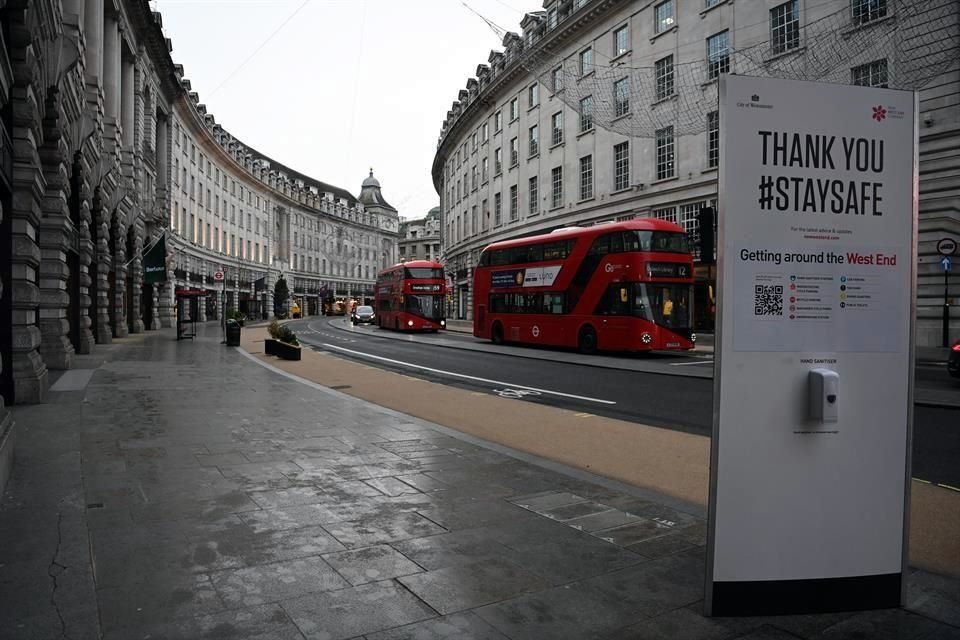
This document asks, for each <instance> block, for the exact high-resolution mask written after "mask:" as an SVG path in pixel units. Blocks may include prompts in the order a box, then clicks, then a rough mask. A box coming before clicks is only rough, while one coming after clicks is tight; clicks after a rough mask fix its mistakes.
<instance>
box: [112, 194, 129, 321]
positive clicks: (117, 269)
mask: <svg viewBox="0 0 960 640" xmlns="http://www.w3.org/2000/svg"><path fill="white" fill-rule="evenodd" d="M126 203H127V201H126V200H124V201H123V202H121V204H120V208H119V209H118V210H117V213H116V224H115V225H114V227H113V229H112V232H113V234H114V236H113V252H114V253H113V265H114V267H113V274H114V279H113V318H112V319H111V320H112V321H113V322H112V324H113V335H114V337H117V338H125V337H126V336H127V334H129V333H130V331H129V329H128V328H127V272H128V269H129V268H130V267H129V266H128V265H127V264H126V262H127V224H126V220H127V219H128V210H127V207H128V205H127V204H126Z"/></svg>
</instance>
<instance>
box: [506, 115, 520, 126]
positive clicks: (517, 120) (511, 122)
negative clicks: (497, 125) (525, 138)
mask: <svg viewBox="0 0 960 640" xmlns="http://www.w3.org/2000/svg"><path fill="white" fill-rule="evenodd" d="M519 121H520V116H517V117H516V118H514V119H513V120H511V121H510V122H508V123H507V124H513V123H514V122H519Z"/></svg>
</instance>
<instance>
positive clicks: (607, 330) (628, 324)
mask: <svg viewBox="0 0 960 640" xmlns="http://www.w3.org/2000/svg"><path fill="white" fill-rule="evenodd" d="M630 295H631V285H630V284H629V283H626V282H614V283H611V284H610V286H609V287H607V290H606V292H605V293H604V295H603V297H602V298H601V299H600V303H599V304H598V305H597V309H596V312H595V313H596V316H597V323H598V326H597V343H598V346H599V347H600V348H601V349H611V350H618V349H632V348H637V347H638V346H641V345H640V342H639V336H634V335H633V332H632V327H633V325H634V323H633V320H632V318H631V316H630Z"/></svg>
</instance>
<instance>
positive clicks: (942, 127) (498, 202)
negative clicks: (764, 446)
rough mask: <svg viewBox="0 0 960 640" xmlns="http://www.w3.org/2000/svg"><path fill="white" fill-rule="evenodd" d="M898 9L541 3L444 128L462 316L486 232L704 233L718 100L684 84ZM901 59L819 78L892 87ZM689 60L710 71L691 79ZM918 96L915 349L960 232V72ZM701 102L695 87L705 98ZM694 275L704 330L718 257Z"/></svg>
mask: <svg viewBox="0 0 960 640" xmlns="http://www.w3.org/2000/svg"><path fill="white" fill-rule="evenodd" d="M930 5H931V6H934V5H936V6H937V8H938V13H937V14H936V15H937V25H938V27H939V28H941V29H942V30H943V31H942V33H946V34H948V35H946V36H943V38H942V43H941V44H938V45H937V46H941V45H942V46H943V47H956V46H957V43H958V42H960V39H958V37H957V34H958V33H960V8H958V7H960V5H957V4H956V3H953V4H950V3H949V2H948V1H945V2H941V1H940V0H933V2H932V3H930ZM897 6H898V5H897V3H895V2H894V1H893V0H891V1H890V2H889V3H888V2H886V0H834V1H832V2H812V1H810V0H789V1H787V2H783V1H778V0H764V1H762V2H749V3H743V2H738V3H734V2H732V1H731V0H690V1H687V0H683V1H681V0H658V1H650V0H545V1H544V3H543V8H542V10H540V11H535V12H531V13H529V14H527V15H526V16H525V17H524V19H523V21H522V22H521V28H522V33H521V34H515V33H508V34H506V36H505V37H504V39H503V45H504V50H503V51H502V52H500V51H493V52H491V53H490V56H489V59H488V61H487V64H481V65H479V66H478V67H477V70H476V77H474V78H470V79H469V80H468V81H467V83H466V87H465V88H464V89H462V90H460V92H459V95H458V99H457V101H455V102H454V103H453V105H452V107H451V109H450V111H448V112H447V117H446V119H445V121H444V123H443V127H442V131H441V135H440V140H439V144H438V147H437V153H436V155H435V157H434V163H433V170H432V173H433V181H434V186H435V188H436V190H437V193H438V194H439V195H440V202H441V230H442V235H443V251H444V256H445V259H446V268H447V270H448V273H449V274H450V275H451V276H452V277H453V280H454V287H455V295H454V303H453V309H451V310H450V315H451V317H454V316H456V317H460V318H466V319H470V318H471V317H472V293H471V287H472V269H473V267H474V265H476V264H477V262H478V257H479V254H480V251H481V250H482V249H483V247H485V246H486V245H488V244H490V243H491V242H496V241H500V240H505V239H509V238H515V237H520V236H525V235H531V234H535V233H543V232H547V231H550V230H552V229H555V228H559V227H564V226H570V225H584V224H594V223H598V222H603V221H611V220H623V219H630V218H633V217H638V216H653V217H657V218H663V219H669V220H672V221H674V222H677V223H678V224H680V225H682V226H683V227H684V228H685V229H687V231H688V233H690V234H691V236H692V237H694V238H697V237H698V235H699V228H698V226H697V213H698V211H699V210H700V208H701V207H704V206H714V205H715V203H716V199H717V170H718V165H719V157H720V155H719V140H720V135H719V131H720V129H719V126H720V125H719V112H718V110H717V108H716V107H715V106H705V107H704V108H703V109H702V112H698V113H696V114H691V113H690V112H689V109H687V110H686V111H684V108H685V106H684V105H686V104H688V101H687V100H686V98H685V95H684V92H685V91H690V90H694V91H702V92H703V93H704V94H707V93H708V92H711V91H712V92H713V95H715V94H716V91H717V89H716V85H717V82H718V77H719V76H720V75H721V74H722V73H726V72H737V71H738V62H737V58H736V56H733V55H731V52H732V51H736V50H738V49H747V48H750V47H754V48H756V49H759V48H760V47H763V46H769V49H768V50H763V56H764V59H765V60H767V61H769V62H770V64H772V65H776V64H781V65H790V66H791V67H792V68H794V69H796V68H798V67H802V65H803V64H805V57H806V56H810V55H811V54H810V51H809V50H808V48H807V44H808V42H807V40H806V35H805V34H806V31H805V27H807V26H808V25H822V24H824V23H825V21H827V20H833V21H839V23H838V26H837V33H838V34H840V35H841V36H844V35H845V36H846V37H850V34H854V35H855V36H856V37H869V35H870V30H871V29H891V28H894V27H895V26H896V25H897V24H898V22H897V21H898V20H900V19H901V18H902V16H898V14H897V11H896V8H897ZM920 13H922V12H920ZM911 19H912V20H914V21H916V20H918V19H919V18H918V17H917V16H913V17H912V18H911ZM904 22H906V20H904ZM911 24H912V23H911ZM914 26H915V25H914ZM938 33H940V32H939V31H938ZM938 37H939V36H938ZM925 42H926V41H925ZM898 51H899V52H902V51H907V52H908V53H909V52H910V51H913V50H912V49H910V47H909V46H908V45H904V47H903V49H902V50H901V49H898ZM897 55H899V54H897ZM914 55H916V56H917V57H918V58H919V56H920V55H921V53H920V52H919V48H918V49H917V50H916V51H914ZM531 57H533V58H536V59H537V60H538V63H537V65H533V64H531V63H530V58H531ZM890 57H891V59H889V60H888V59H887V58H878V59H866V58H864V59H850V60H845V61H843V63H840V64H839V65H838V66H837V67H836V68H834V69H833V70H832V71H831V73H830V74H829V75H828V77H827V78H823V79H827V80H830V81H835V82H848V83H854V84H864V85H872V86H887V85H889V86H897V82H896V79H897V78H896V74H897V73H898V72H899V71H900V70H901V69H902V68H903V65H902V64H900V63H899V62H898V60H896V59H894V58H895V57H896V56H895V54H894V53H891V56H890ZM955 57H956V56H955ZM543 60H549V61H553V62H550V63H549V65H547V66H545V65H544V63H543ZM743 66H745V65H743ZM551 67H552V68H551ZM618 67H619V68H622V69H624V72H623V76H622V78H620V77H618V75H617V73H618V72H617V69H618ZM532 68H536V69H537V73H536V74H534V73H531V71H530V69H532ZM641 68H647V69H649V70H650V75H649V86H648V87H637V86H633V87H630V86H629V84H628V81H627V80H625V78H628V77H630V76H632V78H634V79H633V80H631V81H632V82H636V80H635V79H636V78H637V77H638V76H639V75H640V74H639V73H637V71H636V70H638V69H641ZM694 68H695V69H697V70H698V71H697V73H699V74H701V75H700V76H699V77H700V78H702V80H700V81H698V82H697V83H696V84H695V85H694V84H692V83H690V82H689V79H690V76H691V74H690V69H694ZM601 70H602V73H603V74H604V75H603V76H602V77H603V78H604V82H606V78H609V79H610V82H609V84H610V85H611V86H610V87H606V88H605V91H604V92H603V93H601V92H599V91H598V92H596V95H588V90H587V89H585V87H588V86H595V85H596V84H597V83H596V78H598V77H601V75H600V74H601ZM740 71H741V72H746V71H752V69H740ZM684 74H685V75H684ZM771 75H774V74H773V73H772V72H771ZM684 78H685V79H686V81H687V84H686V86H683V87H682V83H683V81H684ZM624 85H626V86H624ZM691 87H692V89H691ZM920 98H921V108H920V113H921V120H922V121H921V238H920V241H921V242H920V253H921V255H922V256H923V258H922V260H921V265H920V290H919V300H918V319H919V322H918V344H939V340H940V311H941V308H942V300H943V280H942V272H939V271H937V269H938V268H939V263H938V260H937V256H936V255H935V249H934V246H935V243H936V239H937V238H939V237H942V236H952V237H954V238H957V239H960V199H958V195H960V154H958V151H960V71H958V68H957V66H956V65H954V66H953V67H952V68H948V69H945V70H944V72H943V73H942V74H940V75H938V76H937V77H936V78H934V79H933V80H932V81H930V82H929V83H927V84H926V86H925V87H924V88H923V89H922V91H921V94H920ZM704 103H705V101H704V100H703V99H702V96H698V101H697V104H704ZM706 104H712V105H715V104H716V100H715V98H713V102H712V103H710V102H709V101H706ZM670 110H673V111H672V112H676V113H681V114H683V115H682V116H680V117H679V119H680V120H682V122H678V123H677V125H676V126H672V125H671V124H670V123H669V122H667V123H664V124H662V125H661V126H659V127H658V128H656V129H655V130H645V129H644V128H643V127H641V126H638V127H636V129H634V130H633V131H631V126H630V125H629V124H625V123H630V122H638V123H639V122H641V121H643V122H646V121H647V120H646V119H645V118H647V117H648V116H649V115H651V114H653V115H655V116H657V117H658V118H659V120H660V122H661V123H663V117H662V116H659V115H658V114H660V113H668V112H670ZM601 113H602V114H603V117H600V114H601ZM691 117H692V118H693V119H695V120H696V121H697V125H696V126H693V127H691V126H690V122H691ZM600 124H602V125H603V126H600ZM696 271H697V280H698V285H697V287H696V295H697V300H696V305H695V307H696V308H697V328H698V329H700V330H709V329H712V327H713V317H712V298H713V293H714V292H713V283H714V282H715V267H714V266H713V265H710V264H698V266H697V269H696ZM955 282H956V284H955V285H953V286H952V287H951V289H950V292H949V295H950V298H951V300H956V302H957V303H960V277H958V278H955ZM955 315H956V316H957V317H956V318H954V319H953V331H954V335H955V336H956V337H960V313H957V314H955Z"/></svg>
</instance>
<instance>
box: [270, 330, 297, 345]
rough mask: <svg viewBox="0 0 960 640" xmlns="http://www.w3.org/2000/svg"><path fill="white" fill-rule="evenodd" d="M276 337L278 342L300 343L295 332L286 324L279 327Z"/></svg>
mask: <svg viewBox="0 0 960 640" xmlns="http://www.w3.org/2000/svg"><path fill="white" fill-rule="evenodd" d="M276 339H277V340H279V341H280V342H286V343H287V344H292V345H294V346H297V345H299V344H300V341H299V340H298V339H297V334H295V333H294V332H293V331H292V330H291V329H290V327H288V326H287V325H283V326H282V327H280V330H279V331H278V332H277V338H276Z"/></svg>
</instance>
